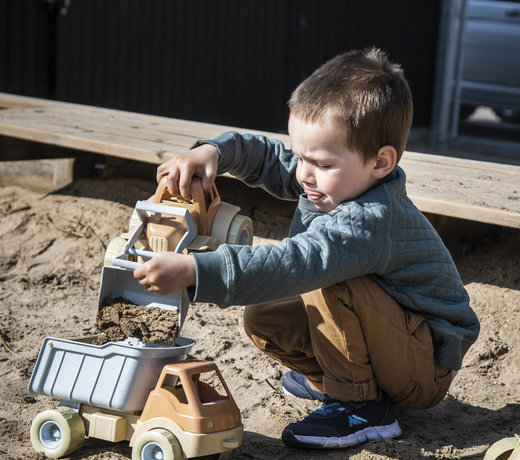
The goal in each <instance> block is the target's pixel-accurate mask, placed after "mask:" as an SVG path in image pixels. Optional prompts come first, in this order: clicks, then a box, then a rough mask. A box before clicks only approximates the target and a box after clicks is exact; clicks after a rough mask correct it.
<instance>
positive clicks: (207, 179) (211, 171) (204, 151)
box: [157, 144, 219, 200]
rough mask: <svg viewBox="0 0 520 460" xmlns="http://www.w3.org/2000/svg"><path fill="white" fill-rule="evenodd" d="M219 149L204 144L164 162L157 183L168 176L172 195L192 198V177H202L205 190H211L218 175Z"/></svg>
mask: <svg viewBox="0 0 520 460" xmlns="http://www.w3.org/2000/svg"><path fill="white" fill-rule="evenodd" d="M218 158H219V155H218V150H217V148H216V147H214V146H213V145H210V144H203V145H200V146H199V147H197V148H194V149H193V150H190V151H189V152H186V153H184V154H182V155H179V156H177V157H175V158H172V159H171V160H169V161H167V162H166V163H163V164H162V165H160V166H159V167H158V168H157V183H159V182H160V181H161V179H162V178H163V177H164V176H168V178H167V180H166V184H167V186H168V190H169V191H170V194H171V195H172V196H181V197H182V198H184V199H186V200H191V193H190V186H191V178H192V177H193V176H195V175H196V176H199V177H201V178H202V186H203V188H204V190H206V191H209V190H210V189H211V186H212V184H213V182H214V180H215V177H216V176H217V165H218Z"/></svg>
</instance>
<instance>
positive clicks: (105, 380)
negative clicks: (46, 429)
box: [27, 337, 195, 412]
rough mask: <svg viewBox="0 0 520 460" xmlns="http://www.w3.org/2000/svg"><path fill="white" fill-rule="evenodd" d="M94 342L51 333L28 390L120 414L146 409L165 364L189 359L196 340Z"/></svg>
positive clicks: (42, 349)
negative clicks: (138, 343) (170, 343)
mask: <svg viewBox="0 0 520 460" xmlns="http://www.w3.org/2000/svg"><path fill="white" fill-rule="evenodd" d="M89 342H90V343H89ZM91 342H92V338H83V339H81V338H80V339H73V340H66V339H57V338H53V337H46V338H45V339H44V341H43V344H42V347H41V349H40V353H39V355H38V359H37V361H36V365H35V367H34V371H33V373H32V376H31V380H30V382H29V385H28V388H27V390H28V392H29V393H30V394H40V395H46V396H51V397H53V398H57V399H61V400H67V401H73V402H79V403H83V404H90V405H94V406H99V407H104V408H107V409H113V410H118V411H121V412H137V411H141V410H142V409H143V407H144V405H145V402H146V398H147V396H148V393H149V392H150V390H151V389H152V388H154V387H155V384H156V382H157V378H158V377H159V374H160V373H161V370H162V368H163V366H165V365H166V364H170V363H174V362H178V361H182V360H184V359H186V355H187V354H188V352H189V351H190V350H191V348H192V347H193V345H194V343H195V342H194V341H193V340H191V339H186V338H183V337H179V338H178V339H177V342H176V343H177V346H166V345H144V346H132V345H128V344H125V343H120V342H111V343H107V344H105V345H102V346H97V345H93V344H92V343H91Z"/></svg>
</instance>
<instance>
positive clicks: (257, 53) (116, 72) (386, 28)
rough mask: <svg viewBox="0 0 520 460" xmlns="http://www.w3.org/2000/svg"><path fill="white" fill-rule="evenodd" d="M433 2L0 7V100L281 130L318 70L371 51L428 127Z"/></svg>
mask: <svg viewBox="0 0 520 460" xmlns="http://www.w3.org/2000/svg"><path fill="white" fill-rule="evenodd" d="M440 3H441V2H417V1H416V0H401V1H400V2H388V1H384V0H379V1H376V0H365V1H363V2H360V1H358V0H350V1H349V0H321V1H316V0H313V1H311V0H70V1H69V2H66V1H65V0H55V1H52V0H0V39H1V40H2V43H1V45H0V66H1V69H2V71H1V72H0V91H5V92H12V93H18V94H25V95H32V96H39V97H48V98H55V99H59V100H66V101H72V102H78V103H84V104H91V105H98V106H106V107H112V108H118V109H124V110H131V111H138V112H145V113H154V114H157V115H164V116H172V117H177V118H186V119H192V120H198V121H206V122H213V123H221V124H229V125H233V126H241V127H249V128H255V129H265V130H270V131H285V130H286V123H287V109H286V101H287V99H288V98H289V95H290V92H291V91H292V90H293V89H294V87H295V86H296V85H297V84H298V83H299V82H300V81H301V80H302V79H303V78H305V77H306V76H307V75H309V74H310V73H311V72H312V71H313V70H314V69H315V68H316V67H317V66H319V65H320V64H322V63H323V62H324V61H325V60H327V59H329V58H331V57H333V56H334V55H336V54H338V53H340V52H342V51H346V50H349V49H353V48H361V47H365V46H372V45H375V46H378V47H380V48H382V49H384V50H385V51H387V53H388V55H389V56H390V58H391V59H392V60H394V61H397V62H400V63H401V64H402V65H403V67H404V69H405V73H406V75H407V77H408V80H409V82H410V86H411V88H412V91H413V94H414V101H415V119H414V123H415V125H423V126H427V125H429V123H430V112H431V107H432V95H433V84H434V82H433V76H434V73H435V72H434V70H435V57H436V47H437V34H438V32H437V31H438V25H439V24H438V22H439V16H440Z"/></svg>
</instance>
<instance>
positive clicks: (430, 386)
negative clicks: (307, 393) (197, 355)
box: [244, 277, 452, 409]
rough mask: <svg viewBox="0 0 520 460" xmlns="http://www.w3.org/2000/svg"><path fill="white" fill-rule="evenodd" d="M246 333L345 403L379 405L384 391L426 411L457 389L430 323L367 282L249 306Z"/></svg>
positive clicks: (393, 398) (399, 404) (356, 281)
mask: <svg viewBox="0 0 520 460" xmlns="http://www.w3.org/2000/svg"><path fill="white" fill-rule="evenodd" d="M244 326H245V330H246V333H247V335H248V336H249V337H250V338H251V340H252V341H253V343H254V344H255V345H256V346H257V347H258V348H260V350H262V351H263V352H264V353H266V354H268V355H269V356H271V357H273V358H274V359H276V360H278V361H280V362H281V363H282V364H284V365H285V366H287V367H289V368H290V369H293V370H295V371H297V372H299V373H301V374H303V375H305V376H306V377H307V379H308V380H309V382H310V383H311V385H312V386H313V387H314V388H315V389H316V390H319V391H322V392H324V393H326V394H328V395H329V396H330V397H331V398H334V399H339V400H341V401H366V400H370V399H375V398H376V397H377V391H378V388H381V389H382V390H384V391H385V392H386V394H387V395H388V396H389V398H390V400H391V401H392V403H393V404H395V406H397V407H401V408H408V409H424V408H428V407H432V406H434V405H435V404H437V403H438V402H440V401H441V400H442V399H443V398H444V396H445V395H446V392H447V391H448V388H449V386H450V383H451V379H452V371H451V370H450V369H446V368H444V367H442V366H441V365H439V364H438V363H437V362H436V360H435V359H434V356H433V351H434V350H433V343H432V337H431V332H430V327H429V326H428V323H427V322H426V320H425V319H424V318H423V317H422V316H420V315H418V314H416V313H414V312H411V311H409V310H405V309H403V308H402V307H401V306H400V305H399V304H397V303H396V302H395V301H394V300H393V299H392V297H390V296H389V295H388V294H386V293H385V292H384V291H383V290H382V289H381V288H380V287H379V286H378V285H377V284H376V283H375V282H374V281H372V280H371V279H370V278H368V277H361V278H356V279H353V280H350V281H345V282H343V283H340V284H336V285H333V286H330V287H327V288H324V289H319V290H316V291H312V292H309V293H307V294H304V295H303V296H302V297H301V298H300V297H298V298H293V299H288V300H284V301H280V302H276V303H266V304H259V305H251V306H249V307H247V308H246V310H245V314H244Z"/></svg>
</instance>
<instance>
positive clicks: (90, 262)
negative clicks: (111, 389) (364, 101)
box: [0, 175, 520, 460]
mask: <svg viewBox="0 0 520 460" xmlns="http://www.w3.org/2000/svg"><path fill="white" fill-rule="evenodd" d="M154 190H155V184H154V182H153V176H152V175H150V176H149V180H144V179H140V180H137V179H116V178H112V179H111V178H97V179H84V180H79V181H76V182H74V183H73V184H71V185H70V186H68V187H66V188H65V189H62V190H60V191H58V192H55V193H51V194H47V195H42V194H41V193H34V192H31V191H29V190H26V189H23V188H19V187H15V186H5V187H2V188H0V253H1V255H2V256H1V258H0V280H1V283H0V458H1V459H9V460H13V459H14V460H16V459H38V458H43V457H38V456H37V455H35V453H34V452H33V450H32V447H31V444H30V441H29V428H30V424H31V421H32V419H33V418H34V417H35V416H36V414H37V413H38V412H40V411H42V410H45V409H48V408H53V407H55V406H56V405H57V401H54V400H52V399H50V398H48V397H46V396H29V395H28V394H27V390H26V388H27V384H28V381H29V378H30V375H31V372H32V369H33V367H34V363H35V360H36V357H37V354H38V351H39V348H40V345H41V343H42V340H43V338H44V337H46V336H53V337H61V338H70V337H77V336H81V335H87V334H92V333H94V332H95V330H96V326H95V323H96V315H97V294H98V289H99V282H100V269H101V266H102V261H103V255H104V251H105V247H106V245H107V244H108V242H109V241H110V240H111V239H112V238H113V237H115V236H117V235H119V234H120V233H122V232H125V231H127V227H128V223H129V219H130V215H131V212H132V210H133V206H134V204H135V202H136V201H137V200H139V199H146V198H148V197H149V196H151V195H152V194H153V192H154ZM219 190H220V192H221V194H222V197H223V199H224V200H225V201H228V202H231V203H236V204H238V205H239V206H242V208H243V211H242V213H244V214H246V215H249V216H251V217H252V219H253V221H254V224H255V240H254V244H261V243H263V242H267V241H268V242H276V241H278V240H280V239H281V238H282V237H283V236H284V235H285V234H286V232H287V229H288V227H289V223H290V221H291V215H292V210H293V206H294V205H293V204H292V203H287V202H281V201H278V200H275V199H272V198H270V197H269V196H268V195H267V194H265V193H264V192H262V191H260V190H249V189H247V188H245V187H242V186H241V184H239V183H238V182H236V181H233V180H230V179H221V180H220V181H219ZM435 224H436V225H438V226H439V230H442V232H443V237H445V238H446V241H447V243H448V245H449V248H450V250H451V251H452V253H453V256H454V259H455V261H456V263H457V265H458V267H459V269H460V272H461V276H462V279H463V281H464V284H465V286H466V288H467V289H468V291H469V294H470V296H471V301H472V305H473V307H474V309H475V311H476V313H477V315H478V316H479V318H480V320H481V323H482V332H481V335H480V337H479V339H478V341H477V342H476V344H475V345H474V346H473V347H472V348H471V349H470V351H469V353H468V355H467V356H466V359H465V361H464V366H463V368H462V369H461V371H460V372H459V374H458V375H457V377H456V379H455V381H454V382H453V384H452V387H451V388H450V391H449V394H448V396H447V397H446V398H445V399H444V400H443V401H442V402H441V403H440V404H439V405H438V406H436V407H434V408H432V409H429V410H421V411H411V412H404V411H403V412H398V413H397V416H398V419H399V422H400V425H401V428H402V430H403V435H402V436H401V437H400V438H397V439H394V440H387V441H379V442H371V443H367V444H364V445H361V446H357V447H353V448H350V449H347V450H334V451H327V452H321V451H313V450H303V451H301V450H297V449H291V448H288V447H286V446H285V445H284V444H283V443H282V442H281V440H280V434H281V431H282V430H283V428H284V427H285V426H286V425H287V424H288V423H290V422H293V421H295V420H298V419H299V418H301V417H303V416H305V415H306V414H307V413H308V412H309V411H310V410H312V409H314V408H315V407H317V405H316V404H315V403H312V402H302V401H299V400H295V399H293V398H290V397H288V396H285V395H284V394H283V393H282V391H281V389H280V379H281V377H282V375H283V373H284V372H285V371H286V369H285V368H284V367H282V366H281V365H279V364H278V363H275V362H273V361H271V360H270V359H269V358H267V357H266V356H264V355H263V354H262V353H260V352H259V351H258V350H257V349H256V348H255V347H254V346H253V345H252V344H251V343H250V342H249V340H248V338H247V337H246V335H245V334H244V331H243V327H242V326H243V320H242V312H243V307H242V306H234V307H230V308H228V309H226V310H222V309H219V308H217V307H215V306H214V305H210V304H196V305H191V306H190V309H189V311H188V313H187V317H186V321H185V324H184V326H183V329H182V331H181V334H180V335H182V336H185V337H190V338H192V339H195V340H196V341H197V343H196V345H195V347H194V348H193V350H192V354H191V355H190V357H193V358H198V359H211V360H214V361H215V362H216V363H217V365H218V366H219V368H220V370H221V372H222V373H223V375H224V378H225V379H226V382H227V384H228V386H229V387H230V390H231V392H232V394H233V396H234V397H235V399H236V402H237V404H238V406H239V408H240V410H241V412H242V416H243V422H244V428H245V433H244V442H243V444H242V445H241V446H240V447H239V448H237V449H236V450H235V451H234V452H233V456H232V458H234V459H290V458H298V459H303V458H305V459H342V458H347V457H349V458H351V459H355V460H365V459H418V458H442V459H448V458H449V459H453V458H465V459H469V458H473V459H478V458H482V457H483V454H484V452H485V451H486V449H487V448H488V447H489V446H490V445H491V444H492V443H493V442H495V441H497V440H498V439H500V438H502V437H506V436H512V435H513V434H514V433H515V432H516V433H520V391H519V390H520V359H519V357H520V356H519V355H520V343H519V342H520V268H519V267H520V231H516V230H507V229H501V228H494V227H482V226H479V227H477V226H476V225H471V224H470V225H464V226H462V225H461V224H460V222H458V223H456V225H454V222H453V221H445V220H443V219H439V220H436V221H435ZM455 230H457V232H455ZM130 456H131V450H130V448H129V447H128V445H127V444H126V443H119V444H113V443H110V442H106V441H99V440H95V439H92V440H87V441H86V442H85V444H84V446H83V448H82V449H81V450H80V451H78V452H76V453H74V454H72V455H71V456H70V457H69V458H70V459H75V460H78V459H89V460H94V459H96V460H109V459H115V460H123V459H128V458H130Z"/></svg>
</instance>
